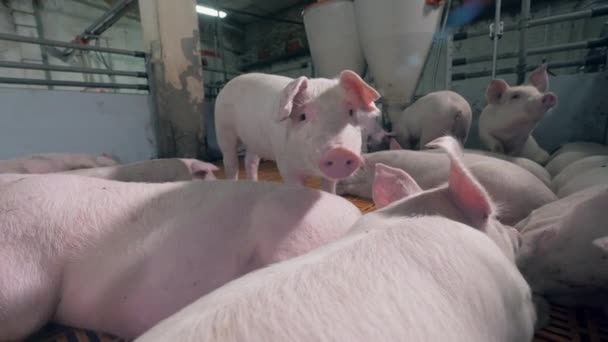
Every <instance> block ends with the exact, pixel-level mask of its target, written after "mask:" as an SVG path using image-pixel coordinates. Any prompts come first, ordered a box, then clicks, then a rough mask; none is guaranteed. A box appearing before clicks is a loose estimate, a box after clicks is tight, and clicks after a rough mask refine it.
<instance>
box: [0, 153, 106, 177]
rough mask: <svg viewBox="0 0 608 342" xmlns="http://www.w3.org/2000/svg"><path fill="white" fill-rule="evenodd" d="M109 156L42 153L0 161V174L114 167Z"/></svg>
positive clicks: (104, 154)
mask: <svg viewBox="0 0 608 342" xmlns="http://www.w3.org/2000/svg"><path fill="white" fill-rule="evenodd" d="M115 165H118V162H117V161H116V160H114V159H113V158H112V157H111V156H110V155H109V154H107V153H103V154H101V155H98V156H94V155H89V154H83V153H42V154H33V155H29V156H24V157H19V158H15V159H9V160H0V173H52V172H61V171H68V170H76V169H85V168H93V167H105V166H115Z"/></svg>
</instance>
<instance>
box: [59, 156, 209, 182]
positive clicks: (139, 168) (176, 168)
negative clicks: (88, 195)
mask: <svg viewBox="0 0 608 342" xmlns="http://www.w3.org/2000/svg"><path fill="white" fill-rule="evenodd" d="M218 170H219V169H218V168H217V166H215V165H213V164H209V163H205V162H203V161H200V160H196V159H177V158H172V159H155V160H146V161H142V162H137V163H131V164H125V165H118V166H106V167H97V168H92V169H82V170H74V171H67V172H62V173H63V174H70V175H79V176H86V177H94V178H103V179H108V180H115V181H120V182H142V183H164V182H176V181H185V180H192V179H205V180H213V179H216V178H215V175H214V174H213V172H214V171H218Z"/></svg>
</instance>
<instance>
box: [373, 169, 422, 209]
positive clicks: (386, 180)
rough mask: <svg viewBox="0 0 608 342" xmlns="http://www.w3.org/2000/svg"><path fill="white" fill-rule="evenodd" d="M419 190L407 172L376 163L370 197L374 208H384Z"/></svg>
mask: <svg viewBox="0 0 608 342" xmlns="http://www.w3.org/2000/svg"><path fill="white" fill-rule="evenodd" d="M421 191H422V189H420V186H419V185H418V183H416V181H415V180H414V179H413V178H412V177H411V176H410V175H408V174H407V172H405V171H403V170H401V169H396V168H393V167H390V166H387V165H384V164H376V169H375V176H374V182H373V184H372V197H373V199H374V204H375V205H376V208H378V209H380V208H384V207H386V206H387V205H389V204H391V203H393V202H395V201H398V200H400V199H403V198H406V197H409V196H412V195H414V194H417V193H419V192H421Z"/></svg>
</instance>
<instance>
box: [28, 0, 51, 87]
mask: <svg viewBox="0 0 608 342" xmlns="http://www.w3.org/2000/svg"><path fill="white" fill-rule="evenodd" d="M32 5H33V7H34V20H35V21H36V34H37V35H38V37H39V38H42V39H44V28H43V27H42V25H43V24H42V17H41V16H40V10H41V6H40V0H34V2H32ZM39 48H40V56H41V57H42V64H44V65H50V64H49V55H48V53H47V52H46V49H45V48H44V47H43V46H39ZM44 78H45V79H47V80H50V79H51V78H52V77H51V72H50V71H49V70H45V71H44ZM48 88H49V90H52V89H53V87H51V86H49V87H48Z"/></svg>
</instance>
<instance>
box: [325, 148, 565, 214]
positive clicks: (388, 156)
mask: <svg viewBox="0 0 608 342" xmlns="http://www.w3.org/2000/svg"><path fill="white" fill-rule="evenodd" d="M463 159H464V162H465V164H466V165H467V167H468V168H469V169H470V170H471V172H472V173H473V175H474V176H475V177H476V178H477V179H478V181H479V182H480V183H481V184H482V185H483V186H484V188H486V189H487V191H488V192H489V193H490V197H491V198H492V199H493V200H494V201H496V202H497V203H498V205H499V206H500V207H501V209H502V210H501V215H500V220H501V221H502V222H504V223H506V224H515V223H517V222H519V221H520V220H522V219H524V218H525V217H526V216H528V214H530V212H531V211H532V210H534V209H536V208H538V207H540V206H542V205H544V204H546V203H549V202H552V201H555V200H557V197H556V196H555V194H554V193H553V192H552V191H551V190H550V189H549V188H548V187H547V186H546V185H545V184H543V182H541V181H540V180H539V179H538V178H537V177H535V176H534V175H533V174H531V173H530V172H528V171H526V170H524V169H523V168H521V167H519V166H518V165H515V164H513V163H510V162H507V161H504V160H500V159H496V158H492V157H488V156H483V155H478V154H473V153H468V154H465V155H464V157H463ZM378 163H381V164H385V165H388V166H391V167H394V168H398V169H401V170H404V171H405V172H407V173H408V174H409V175H411V176H412V177H413V178H414V180H415V181H416V182H417V183H418V184H420V186H421V187H422V188H423V189H430V188H433V187H436V186H439V185H440V184H442V183H444V182H446V181H447V179H448V175H449V162H448V158H447V156H446V155H445V154H444V153H441V152H433V151H411V150H393V151H382V152H376V153H368V154H364V155H363V163H362V165H361V167H360V168H359V169H358V170H357V171H356V172H355V173H354V174H353V175H352V176H351V177H349V178H347V179H343V180H341V181H339V182H338V186H337V190H338V191H337V192H338V193H339V194H348V195H354V196H358V197H362V198H372V183H373V180H374V172H375V171H374V170H375V165H376V164H378Z"/></svg>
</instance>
